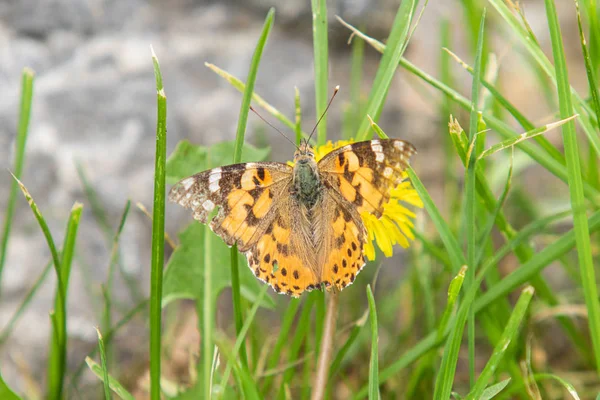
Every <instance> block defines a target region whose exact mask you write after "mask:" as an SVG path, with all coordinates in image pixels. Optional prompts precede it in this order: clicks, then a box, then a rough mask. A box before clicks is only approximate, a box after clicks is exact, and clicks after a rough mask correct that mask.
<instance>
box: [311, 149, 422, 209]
mask: <svg viewBox="0 0 600 400" xmlns="http://www.w3.org/2000/svg"><path fill="white" fill-rule="evenodd" d="M415 152H416V151H415V148H414V147H413V145H411V144H410V143H408V142H405V141H404V140H397V139H381V140H371V141H367V142H358V143H353V144H350V145H347V146H344V147H341V148H339V149H337V150H334V151H332V152H331V153H329V154H327V155H325V157H323V158H322V159H321V161H319V164H318V165H319V171H320V172H321V175H322V176H323V180H324V182H326V185H328V186H330V187H331V188H332V189H333V190H336V191H338V192H339V193H340V194H341V195H342V196H343V197H344V198H345V199H346V200H347V201H348V202H350V203H351V204H353V205H354V206H355V207H356V208H357V210H358V212H359V213H363V212H368V213H371V214H373V215H375V216H376V217H377V218H379V217H381V215H382V214H383V205H384V204H385V203H387V202H388V200H389V196H390V195H389V191H390V189H392V188H393V187H395V186H396V185H398V184H399V183H400V182H401V181H402V179H403V176H402V172H403V171H404V170H405V169H406V168H407V167H408V161H409V159H410V157H411V156H412V155H413V154H414V153H415Z"/></svg>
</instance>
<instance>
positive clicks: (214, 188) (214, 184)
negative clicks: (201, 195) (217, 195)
mask: <svg viewBox="0 0 600 400" xmlns="http://www.w3.org/2000/svg"><path fill="white" fill-rule="evenodd" d="M208 190H210V191H211V193H214V192H216V191H218V190H219V181H215V182H211V183H210V185H208Z"/></svg>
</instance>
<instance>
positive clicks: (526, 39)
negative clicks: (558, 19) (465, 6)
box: [489, 0, 600, 155]
mask: <svg viewBox="0 0 600 400" xmlns="http://www.w3.org/2000/svg"><path fill="white" fill-rule="evenodd" d="M489 2H490V4H491V5H492V6H493V7H494V8H495V9H496V11H497V12H498V13H499V14H500V15H501V16H502V18H503V19H504V21H505V22H506V23H507V24H508V25H509V26H510V28H511V30H512V32H513V33H514V34H515V36H516V37H517V38H518V39H519V41H520V43H521V44H522V45H523V46H524V47H525V49H526V50H527V51H528V52H529V54H530V55H531V57H532V58H533V59H534V60H535V62H536V63H537V65H538V66H539V67H540V68H541V70H542V71H543V72H544V73H545V74H546V75H547V76H548V77H549V78H550V79H551V80H552V82H553V83H554V84H555V85H556V87H557V88H559V91H560V90H561V89H560V86H561V85H562V84H561V83H559V81H560V80H561V79H562V78H561V77H560V76H558V75H557V74H558V70H555V68H554V66H553V65H552V62H550V60H549V59H548V57H546V55H545V53H544V51H543V50H542V48H541V47H540V46H539V44H538V43H537V42H535V41H533V40H531V39H530V35H529V33H528V32H527V31H526V29H525V28H524V27H523V26H521V24H520V23H519V21H518V19H517V17H516V16H515V15H514V14H513V12H512V11H511V9H510V8H509V7H508V6H507V4H505V2H504V1H502V0H489ZM548 22H549V24H550V19H549V20H548ZM553 30H555V29H554V28H552V27H551V28H550V33H551V38H552V32H553ZM558 34H559V36H560V32H558ZM554 47H555V46H553V51H554ZM554 62H555V64H556V62H557V59H556V55H554ZM564 89H565V95H568V96H569V98H570V99H569V101H570V102H572V103H573V105H572V107H571V108H573V107H574V110H575V113H577V114H580V116H581V117H580V118H579V119H578V120H577V121H578V122H579V124H580V125H581V127H582V128H583V131H584V133H585V135H586V137H587V138H588V140H589V141H590V144H591V145H592V147H593V148H594V151H595V152H596V154H598V155H600V136H598V134H597V132H596V130H595V129H594V128H593V125H592V122H591V119H593V112H592V110H591V107H590V106H589V105H588V104H587V103H586V102H585V100H583V99H582V98H581V96H580V95H579V94H578V93H577V92H576V91H575V89H573V88H572V87H571V86H570V85H569V84H568V83H567V85H566V88H564ZM573 114H574V113H573V112H571V113H570V115H573ZM561 116H562V118H566V117H568V116H569V115H564V114H561Z"/></svg>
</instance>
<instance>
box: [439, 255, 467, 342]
mask: <svg viewBox="0 0 600 400" xmlns="http://www.w3.org/2000/svg"><path fill="white" fill-rule="evenodd" d="M466 273H467V266H466V265H465V266H463V267H462V268H461V269H460V271H459V272H458V275H456V276H455V277H454V278H452V280H451V281H450V285H449V286H448V302H447V303H446V308H444V313H443V314H442V318H441V319H440V324H439V325H438V327H437V339H438V340H442V339H443V337H444V334H445V332H446V330H447V328H448V323H449V322H450V318H451V317H452V313H453V312H454V306H455V305H456V300H458V295H459V293H460V289H461V288H462V285H463V282H464V280H465V275H466Z"/></svg>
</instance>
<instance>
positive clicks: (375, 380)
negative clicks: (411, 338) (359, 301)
mask: <svg viewBox="0 0 600 400" xmlns="http://www.w3.org/2000/svg"><path fill="white" fill-rule="evenodd" d="M367 299H368V300H369V319H370V320H371V361H370V362H369V400H378V399H379V346H378V345H377V344H378V343H379V334H378V333H377V309H376V308H375V299H374V298H373V292H372V291H371V285H367Z"/></svg>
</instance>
